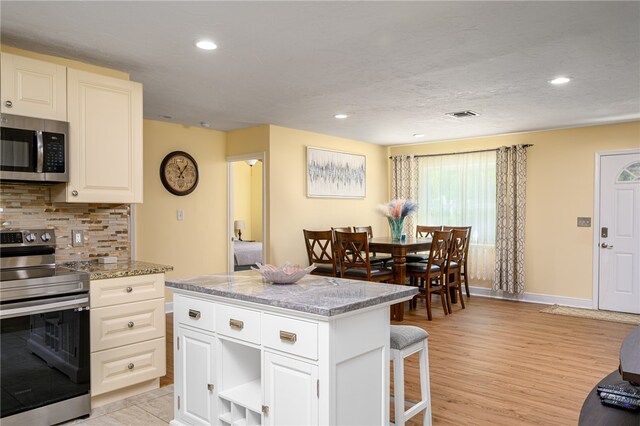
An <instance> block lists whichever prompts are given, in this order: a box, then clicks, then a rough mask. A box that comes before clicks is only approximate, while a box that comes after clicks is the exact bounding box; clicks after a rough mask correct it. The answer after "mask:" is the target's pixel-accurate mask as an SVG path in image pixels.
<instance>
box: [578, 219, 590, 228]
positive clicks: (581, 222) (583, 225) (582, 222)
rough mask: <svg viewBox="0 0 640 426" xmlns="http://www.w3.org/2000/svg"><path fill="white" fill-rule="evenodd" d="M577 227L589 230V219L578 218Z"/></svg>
mask: <svg viewBox="0 0 640 426" xmlns="http://www.w3.org/2000/svg"><path fill="white" fill-rule="evenodd" d="M578 227H579V228H590V227H591V218H590V217H579V218H578Z"/></svg>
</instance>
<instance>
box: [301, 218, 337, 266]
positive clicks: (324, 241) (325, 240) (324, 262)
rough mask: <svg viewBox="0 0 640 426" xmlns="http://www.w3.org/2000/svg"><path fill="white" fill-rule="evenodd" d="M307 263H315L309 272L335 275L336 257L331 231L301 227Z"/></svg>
mask: <svg viewBox="0 0 640 426" xmlns="http://www.w3.org/2000/svg"><path fill="white" fill-rule="evenodd" d="M302 232H303V233H304V242H305V245H306V247H307V258H308V259H309V265H311V264H315V265H316V269H314V270H313V271H312V272H311V274H313V275H323V276H325V277H336V276H338V275H337V268H336V258H335V255H334V253H335V248H334V245H333V232H332V231H308V230H306V229H303V230H302Z"/></svg>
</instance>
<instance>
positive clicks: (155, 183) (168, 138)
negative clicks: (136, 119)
mask: <svg viewBox="0 0 640 426" xmlns="http://www.w3.org/2000/svg"><path fill="white" fill-rule="evenodd" d="M225 138H226V137H225V133H224V132H219V131H216V130H209V129H202V128H198V127H189V126H183V125H179V124H171V123H163V122H160V121H152V120H145V121H144V203H143V204H137V205H135V256H136V259H139V260H142V261H147V262H154V263H160V264H165V265H172V266H173V268H174V269H173V271H171V272H167V274H166V276H167V278H184V277H188V276H193V275H199V274H210V273H216V272H224V271H226V270H227V164H226V160H225V142H226V141H225ZM176 150H180V151H186V152H188V153H189V154H191V155H192V156H193V157H194V158H195V160H196V162H197V163H198V168H199V172H200V174H199V181H198V187H197V188H196V189H195V191H193V192H192V193H191V194H189V195H186V196H182V197H178V196H176V195H173V194H171V193H169V192H168V191H167V190H166V189H165V188H164V186H163V185H162V183H161V182H160V175H159V170H160V163H161V162H162V159H163V158H164V157H165V155H167V154H168V153H170V152H171V151H176ZM178 209H181V210H184V221H178V220H177V216H176V213H177V210H178ZM169 294H170V292H167V296H168V297H169Z"/></svg>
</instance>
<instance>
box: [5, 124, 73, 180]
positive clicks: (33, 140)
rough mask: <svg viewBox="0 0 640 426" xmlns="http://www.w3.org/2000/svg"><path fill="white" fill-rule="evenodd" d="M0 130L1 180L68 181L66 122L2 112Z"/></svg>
mask: <svg viewBox="0 0 640 426" xmlns="http://www.w3.org/2000/svg"><path fill="white" fill-rule="evenodd" d="M0 132H2V137H1V138H0V139H1V142H0V144H1V145H0V180H1V181H36V182H51V183H55V182H68V181H69V170H68V159H69V145H68V136H69V123H67V122H64V121H55V120H45V119H42V118H32V117H22V116H19V115H13V114H2V115H1V116H0Z"/></svg>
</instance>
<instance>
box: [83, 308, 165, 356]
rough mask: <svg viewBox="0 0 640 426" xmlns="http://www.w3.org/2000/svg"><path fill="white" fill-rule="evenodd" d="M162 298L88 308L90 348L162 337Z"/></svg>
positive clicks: (163, 318)
mask: <svg viewBox="0 0 640 426" xmlns="http://www.w3.org/2000/svg"><path fill="white" fill-rule="evenodd" d="M165 322H166V320H165V314H164V299H154V300H146V301H144V302H135V303H126V304H123V305H119V306H107V307H104V308H95V309H92V310H91V352H96V351H101V350H104V349H111V348H115V347H117V346H124V345H129V344H131V343H138V342H142V341H145V340H151V339H157V338H159V337H164V335H165V333H164V329H165Z"/></svg>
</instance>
